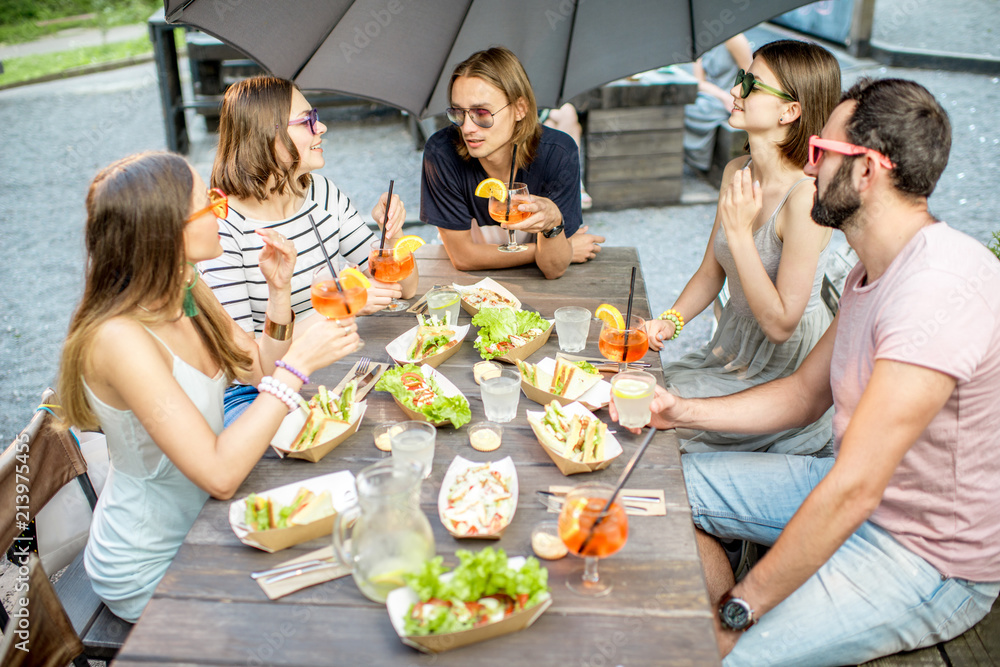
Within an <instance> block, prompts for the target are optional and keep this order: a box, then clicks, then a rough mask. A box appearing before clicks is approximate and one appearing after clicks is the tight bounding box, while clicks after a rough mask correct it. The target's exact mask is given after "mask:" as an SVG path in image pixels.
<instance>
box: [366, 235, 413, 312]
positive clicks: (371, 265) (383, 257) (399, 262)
mask: <svg viewBox="0 0 1000 667" xmlns="http://www.w3.org/2000/svg"><path fill="white" fill-rule="evenodd" d="M380 245H381V242H380V241H374V242H373V243H372V250H371V252H370V253H369V254H368V271H369V272H370V273H371V274H372V278H375V279H376V280H381V281H382V282H384V283H398V282H399V281H400V280H402V279H403V278H406V277H407V276H409V275H410V274H411V273H413V269H414V268H415V267H416V260H415V259H414V258H413V253H412V252H406V253H404V254H402V255H400V256H397V255H396V249H395V248H393V247H392V246H385V247H383V248H380V247H379V246H380ZM409 307H410V303H409V302H408V301H403V300H402V299H396V298H393V299H392V301H390V302H389V305H388V306H386V307H385V309H386V310H387V311H388V312H390V313H395V312H397V311H400V310H405V309H407V308H409Z"/></svg>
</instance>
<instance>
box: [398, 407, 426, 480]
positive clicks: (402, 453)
mask: <svg viewBox="0 0 1000 667" xmlns="http://www.w3.org/2000/svg"><path fill="white" fill-rule="evenodd" d="M436 436H437V429H436V428H435V427H434V425H433V424H428V423H427V422H419V421H405V422H399V423H398V424H397V425H396V428H395V429H393V430H392V431H390V436H389V440H390V442H391V444H392V458H393V459H395V460H396V461H399V462H403V463H406V462H409V461H413V462H415V463H417V464H419V465H420V467H421V469H422V471H423V477H424V479H427V477H429V476H430V474H431V465H432V464H433V463H434V441H435V437H436Z"/></svg>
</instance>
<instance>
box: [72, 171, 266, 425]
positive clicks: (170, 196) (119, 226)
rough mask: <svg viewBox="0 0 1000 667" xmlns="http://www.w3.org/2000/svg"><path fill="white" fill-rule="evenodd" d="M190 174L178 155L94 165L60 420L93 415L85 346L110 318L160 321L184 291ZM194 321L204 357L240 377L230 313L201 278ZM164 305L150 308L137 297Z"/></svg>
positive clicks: (246, 363)
mask: <svg viewBox="0 0 1000 667" xmlns="http://www.w3.org/2000/svg"><path fill="white" fill-rule="evenodd" d="M193 186H194V176H193V172H192V171H191V166H190V165H189V164H188V163H187V161H186V160H185V159H184V158H182V157H181V156H179V155H175V154H173V153H163V152H149V153H139V154H137V155H132V156H129V157H127V158H124V159H122V160H119V161H117V162H115V163H114V164H112V165H110V166H108V167H105V168H104V169H102V170H101V171H100V172H99V173H98V174H97V176H96V177H95V178H94V181H93V183H91V184H90V191H89V192H88V193H87V224H86V230H85V243H86V247H87V268H86V282H85V285H84V288H83V299H82V300H81V301H80V305H79V306H78V307H77V309H76V312H75V313H74V314H73V319H72V320H71V322H70V326H69V333H68V334H67V335H66V342H65V343H64V345H63V353H62V363H61V365H60V368H59V396H60V398H61V399H62V405H63V408H64V410H65V412H66V417H67V421H68V422H69V423H70V424H73V425H76V426H78V427H80V428H81V429H85V430H93V429H95V428H97V427H98V426H99V423H98V419H97V417H96V415H95V414H94V412H93V410H92V409H91V406H90V404H89V403H88V401H87V397H86V394H85V393H84V390H83V375H84V372H85V371H86V370H87V368H88V363H89V357H90V346H91V344H92V342H93V340H94V336H95V334H96V332H97V331H98V329H100V327H101V326H102V325H103V324H104V323H106V322H107V321H108V320H110V319H111V318H113V317H119V316H126V317H132V318H134V319H136V320H138V321H140V322H142V323H143V324H155V323H157V322H162V321H165V320H167V319H168V318H169V317H171V316H172V314H173V313H176V312H178V311H179V310H180V308H181V301H182V300H183V296H184V268H185V266H186V264H187V259H186V257H185V255H184V225H185V223H186V221H187V217H188V215H189V214H190V213H191V210H190V209H191V190H192V187H193ZM192 293H193V294H194V298H195V301H196V303H197V304H198V309H199V310H200V311H201V312H200V314H199V315H197V316H196V317H195V318H194V325H195V328H196V329H197V331H198V333H199V334H200V336H201V339H202V341H203V342H204V344H205V346H206V347H207V348H208V351H209V353H210V354H211V356H212V359H213V360H214V361H215V362H216V363H218V364H219V366H220V367H221V368H222V369H223V371H224V372H225V373H226V375H227V376H228V377H229V378H241V379H245V378H246V377H247V376H248V374H249V371H250V369H251V365H252V361H251V359H250V357H249V356H247V354H246V353H245V352H244V351H243V350H242V349H241V348H240V347H239V346H238V345H237V344H236V341H235V340H234V339H233V338H232V330H231V328H230V327H231V326H232V324H231V320H230V318H229V316H228V315H227V314H226V312H225V311H224V310H223V309H222V306H220V305H219V301H218V299H216V298H215V295H214V294H212V291H211V289H210V288H209V287H207V286H206V285H205V283H204V281H202V280H198V281H197V283H196V284H195V286H194V289H193V290H192ZM160 301H162V302H163V303H164V304H165V306H164V307H163V308H160V309H157V310H155V311H147V310H145V309H143V308H141V307H140V304H142V303H147V304H148V303H158V302H160Z"/></svg>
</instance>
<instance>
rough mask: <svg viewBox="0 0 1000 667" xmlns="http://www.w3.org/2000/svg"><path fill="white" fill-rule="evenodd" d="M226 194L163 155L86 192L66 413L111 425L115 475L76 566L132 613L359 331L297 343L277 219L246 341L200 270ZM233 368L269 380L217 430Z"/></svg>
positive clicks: (209, 254)
mask: <svg viewBox="0 0 1000 667" xmlns="http://www.w3.org/2000/svg"><path fill="white" fill-rule="evenodd" d="M227 205H228V204H227V201H226V198H225V195H224V194H223V193H221V192H218V191H209V190H207V188H206V187H205V184H204V182H203V181H202V179H201V178H200V177H199V176H198V174H197V173H195V172H194V171H193V170H192V169H191V167H190V165H189V164H188V163H187V162H186V161H185V160H184V158H182V157H180V156H178V155H173V154H169V153H144V154H140V155H135V156H131V157H128V158H125V159H123V160H120V161H118V162H116V163H114V164H112V165H111V166H109V167H107V168H105V169H104V170H102V171H101V172H100V173H99V174H98V175H97V177H96V178H95V179H94V182H93V183H92V184H91V186H90V192H89V193H88V195H87V227H86V245H87V254H88V264H87V276H86V285H85V287H84V295H83V300H82V301H81V303H80V306H79V307H78V309H77V311H76V313H75V314H74V316H73V320H72V322H71V324H70V329H69V333H68V335H67V337H66V343H65V347H64V349H63V357H62V366H61V369H60V377H59V388H60V390H59V393H60V396H61V399H62V404H63V407H64V408H65V411H66V416H67V418H68V421H69V422H70V423H72V424H74V425H76V426H79V427H81V428H84V429H90V430H93V429H95V428H98V427H100V428H101V429H103V430H104V433H105V435H106V436H107V440H108V448H109V451H110V456H111V472H110V474H109V476H108V481H107V483H106V485H105V487H104V491H103V493H102V494H101V498H100V501H99V502H98V505H97V509H96V511H95V513H94V520H93V524H92V526H91V531H90V540H89V541H88V544H87V550H86V553H85V560H84V563H85V565H86V568H87V573H88V574H89V575H90V578H91V581H92V583H93V586H94V590H95V592H96V593H97V594H98V595H99V596H100V597H101V599H102V600H104V602H105V604H107V605H108V607H109V608H110V609H111V611H113V612H114V613H115V614H117V615H118V616H120V617H121V618H123V619H125V620H127V621H132V622H134V621H136V620H137V619H138V617H139V615H140V614H141V613H142V610H143V609H144V608H145V606H146V603H147V602H148V601H149V599H150V597H151V596H152V594H153V590H154V589H155V588H156V585H157V584H158V583H159V581H160V579H161V578H162V577H163V573H164V572H165V571H166V569H167V566H169V564H170V561H171V560H172V559H173V557H174V554H175V553H176V552H177V549H178V548H179V547H180V545H181V542H182V541H183V539H184V536H185V535H186V534H187V531H188V529H189V528H190V527H191V524H192V523H193V522H194V519H195V517H196V516H197V515H198V512H199V511H200V510H201V506H202V505H203V504H204V502H205V500H206V499H207V498H208V496H213V497H215V498H219V499H226V498H230V497H232V496H233V494H234V493H236V490H237V488H238V487H239V486H240V484H241V483H242V482H243V480H244V478H245V477H246V476H247V474H248V473H249V472H250V470H251V469H252V468H253V466H254V464H255V463H256V462H257V459H258V458H260V456H261V454H263V453H264V451H265V450H266V448H267V446H268V443H269V442H270V440H271V437H272V436H273V435H274V433H275V431H276V430H277V428H278V425H279V424H280V423H281V420H282V418H283V417H284V416H285V415H286V414H287V413H288V410H289V409H290V407H291V406H293V405H295V397H296V396H297V394H296V392H297V391H298V390H299V388H300V387H301V386H302V384H303V379H302V377H306V376H308V375H309V374H310V373H312V372H313V371H314V370H316V369H319V368H322V367H324V366H326V365H328V364H330V363H332V362H334V361H336V360H338V359H340V358H342V357H343V356H345V355H346V354H347V353H348V352H349V351H350V350H353V349H354V347H355V346H356V345H357V342H358V337H357V333H356V327H355V326H354V324H353V323H351V324H350V325H347V326H344V327H342V326H340V325H338V323H337V322H335V321H332V320H331V321H323V322H320V323H318V324H317V325H316V326H313V327H310V328H309V330H308V331H306V332H305V333H304V335H302V336H299V337H296V340H295V342H294V343H293V342H292V340H291V338H292V336H291V333H292V325H293V324H294V317H293V315H292V311H291V307H290V290H289V279H290V277H291V275H292V271H293V269H294V264H295V250H294V248H293V247H292V244H291V243H290V242H288V241H287V239H285V238H283V237H282V236H281V235H280V234H278V233H277V232H274V231H273V230H263V231H261V232H259V233H260V234H261V237H262V238H263V240H264V243H265V244H266V247H265V249H264V250H263V251H262V252H261V254H260V259H261V262H260V264H261V269H262V271H263V273H264V276H265V278H266V279H267V283H268V288H269V299H268V305H267V317H268V323H267V324H266V325H265V330H264V333H265V335H264V336H262V337H261V338H260V339H259V341H257V340H254V339H253V337H252V336H250V335H249V334H247V333H246V332H244V331H243V329H242V328H240V327H239V326H238V325H237V324H236V323H235V322H233V320H232V318H231V317H229V315H228V314H227V313H226V311H225V310H223V308H222V307H221V306H220V305H219V302H218V300H216V299H215V297H214V296H213V294H212V291H211V290H210V289H209V288H208V287H207V286H205V284H204V283H203V282H202V281H200V280H199V279H198V273H197V271H196V270H195V268H194V264H195V263H196V262H200V261H204V260H207V259H211V258H213V257H216V256H218V254H219V253H221V252H222V248H221V246H220V245H219V233H218V222H217V218H218V217H225V215H226V208H227ZM264 376H269V377H264ZM300 376H301V377H300ZM234 378H239V379H240V380H242V381H244V382H248V383H254V384H256V383H258V382H261V387H266V388H265V389H264V391H262V392H261V394H260V396H259V397H258V398H257V400H256V401H254V403H253V405H252V406H251V407H250V409H248V410H247V412H246V413H245V414H244V415H243V416H242V417H241V418H240V419H239V420H237V421H236V423H234V424H233V425H232V426H231V427H229V428H227V429H225V430H223V428H222V393H223V391H224V389H225V388H226V386H227V385H228V384H229V382H230V381H231V380H232V379H234Z"/></svg>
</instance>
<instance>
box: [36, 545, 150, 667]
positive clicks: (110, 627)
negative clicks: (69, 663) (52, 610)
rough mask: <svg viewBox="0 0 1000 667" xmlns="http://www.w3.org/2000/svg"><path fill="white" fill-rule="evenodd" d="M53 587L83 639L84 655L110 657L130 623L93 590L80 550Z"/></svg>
mask: <svg viewBox="0 0 1000 667" xmlns="http://www.w3.org/2000/svg"><path fill="white" fill-rule="evenodd" d="M53 586H54V588H55V589H56V595H58V596H59V600H60V602H62V605H63V609H65V610H66V615H67V616H69V620H70V622H71V623H72V624H73V629H74V630H75V631H76V634H77V635H79V637H80V640H81V641H83V647H84V652H85V654H86V656H87V658H88V659H91V660H104V661H105V662H109V661H110V660H112V659H113V658H114V657H115V655H116V654H117V653H118V649H120V648H121V647H122V643H123V642H124V641H125V638H126V637H128V634H129V632H130V631H131V630H132V624H131V623H127V622H126V621H123V620H122V619H120V618H118V617H117V616H115V615H114V614H112V613H111V610H110V609H108V608H107V607H105V606H104V603H103V602H101V599H100V598H99V597H97V594H96V593H94V589H93V587H92V586H91V585H90V578H89V577H88V576H87V572H86V570H85V569H84V567H83V552H82V551H81V552H80V553H79V554H78V555H77V557H76V558H75V559H74V560H73V562H72V563H70V565H69V566H68V567H67V568H66V571H65V572H63V574H62V576H61V577H59V580H58V581H57V582H56V583H55V584H54V585H53Z"/></svg>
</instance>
